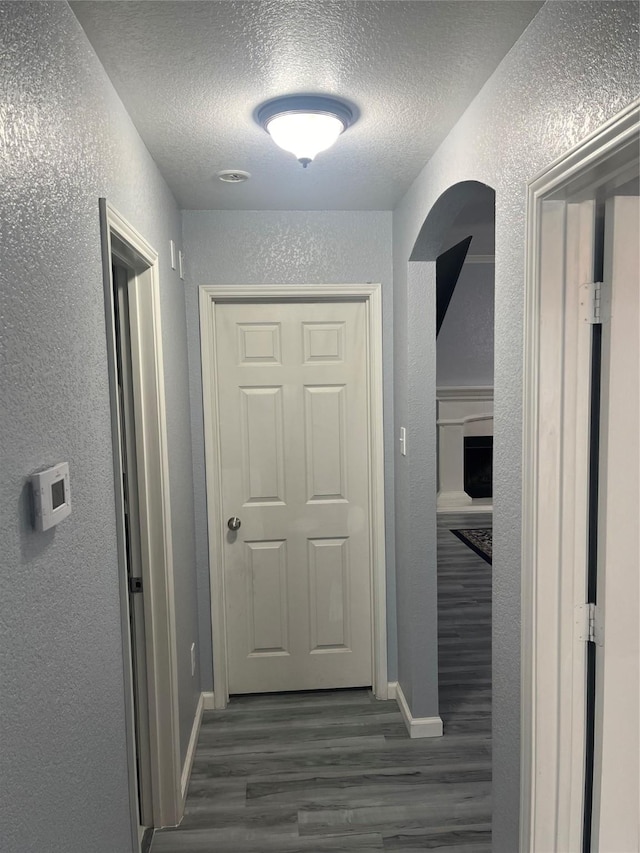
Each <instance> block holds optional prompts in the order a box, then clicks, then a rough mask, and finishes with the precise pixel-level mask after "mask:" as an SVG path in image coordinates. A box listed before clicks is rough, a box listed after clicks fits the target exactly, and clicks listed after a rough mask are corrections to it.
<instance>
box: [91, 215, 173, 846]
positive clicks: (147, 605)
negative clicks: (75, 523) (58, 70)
mask: <svg viewBox="0 0 640 853" xmlns="http://www.w3.org/2000/svg"><path fill="white" fill-rule="evenodd" d="M100 224H101V232H102V261H103V279H104V299H105V315H106V331H107V351H108V369H109V385H110V391H111V432H112V440H113V464H114V487H115V498H116V523H117V548H118V564H119V568H120V615H121V625H122V641H123V643H122V644H123V662H124V680H125V724H126V739H127V760H128V771H129V800H130V807H131V820H132V835H133V836H134V847H133V849H134V850H138V849H139V839H138V825H139V814H138V801H137V789H136V785H137V770H136V754H135V749H136V747H135V719H134V706H133V671H132V661H131V643H130V630H129V590H128V581H127V575H126V564H127V557H126V539H125V531H124V500H123V487H122V456H121V443H122V438H121V435H120V400H119V395H118V381H117V362H116V338H115V312H114V304H113V281H112V269H111V264H112V256H113V254H114V247H113V245H112V243H114V242H116V243H117V245H118V250H117V254H118V255H121V256H122V260H123V262H124V263H125V264H126V265H127V266H128V268H129V269H130V270H131V271H132V276H131V279H130V281H129V285H128V287H129V290H130V293H131V295H130V299H129V304H130V334H131V364H132V372H133V384H134V409H135V424H136V455H137V476H138V497H139V515H140V540H141V551H142V578H143V593H142V594H143V596H144V599H143V601H144V618H145V648H146V664H147V685H146V687H147V695H148V705H149V741H150V753H151V796H152V803H153V825H154V827H157V828H159V827H162V826H175V825H176V824H178V823H179V822H180V819H181V818H182V813H183V799H182V791H181V764H180V733H179V725H178V674H177V663H176V627H175V605H174V583H173V547H172V538H171V504H170V489H169V458H168V454H167V428H166V407H165V397H164V367H163V354H162V327H161V320H160V289H159V278H158V253H157V252H156V251H155V250H154V249H153V248H152V247H151V246H150V245H149V244H148V243H147V242H146V240H145V239H144V238H143V237H142V236H141V235H140V234H139V233H138V232H137V231H136V230H135V229H134V228H133V227H132V226H131V225H130V224H129V223H128V222H127V221H126V219H124V218H123V217H122V216H121V215H120V214H119V213H118V212H117V211H116V210H115V209H114V208H113V207H112V206H111V205H110V204H109V203H108V202H107V200H106V199H104V198H101V199H100Z"/></svg>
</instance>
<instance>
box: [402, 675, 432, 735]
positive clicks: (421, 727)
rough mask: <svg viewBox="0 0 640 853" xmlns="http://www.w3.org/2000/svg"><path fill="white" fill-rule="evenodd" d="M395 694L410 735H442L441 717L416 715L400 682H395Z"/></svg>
mask: <svg viewBox="0 0 640 853" xmlns="http://www.w3.org/2000/svg"><path fill="white" fill-rule="evenodd" d="M395 694H396V702H397V703H398V707H399V708H400V713H401V714H402V719H403V720H404V724H405V726H406V727H407V731H408V732H409V737H411V738H418V737H442V718H441V717H414V716H413V715H412V714H411V709H410V708H409V705H408V703H407V700H406V698H405V695H404V693H403V691H402V687H401V686H400V684H399V682H395Z"/></svg>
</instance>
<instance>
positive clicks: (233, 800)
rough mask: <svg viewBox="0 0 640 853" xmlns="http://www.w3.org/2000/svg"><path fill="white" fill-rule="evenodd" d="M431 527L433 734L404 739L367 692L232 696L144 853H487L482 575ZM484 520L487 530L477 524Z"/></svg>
mask: <svg viewBox="0 0 640 853" xmlns="http://www.w3.org/2000/svg"><path fill="white" fill-rule="evenodd" d="M445 518H446V521H444V522H443V521H442V520H441V519H440V518H439V524H438V527H439V530H438V542H439V548H440V551H439V571H438V580H439V590H440V596H439V612H440V631H439V633H440V645H439V651H440V662H441V668H440V697H441V713H442V717H443V721H444V730H445V736H444V737H442V738H425V739H422V740H420V739H414V740H411V739H410V738H409V737H408V735H407V732H406V729H405V727H404V724H403V722H402V719H401V716H400V713H399V711H398V708H397V706H396V703H395V702H394V701H389V702H378V701H377V700H376V699H375V698H374V697H373V696H372V694H371V692H370V691H369V690H365V689H361V690H340V691H326V692H321V693H306V694H273V695H263V696H247V697H234V698H232V700H231V702H230V703H229V706H228V708H227V709H226V710H224V711H214V712H206V713H205V715H204V719H203V724H202V729H201V732H200V739H199V741H198V748H197V752H196V757H195V761H194V767H193V773H192V777H191V784H190V787H189V794H188V799H187V807H186V813H185V817H184V820H183V822H182V824H181V826H180V827H178V828H177V829H171V830H163V831H161V832H157V833H156V835H155V838H154V841H153V845H152V848H151V849H152V853H204V851H207V853H271V851H274V853H276V851H277V853H295V851H308V853H324V851H336V852H337V851H351V850H359V851H368V850H370V851H374V850H386V851H403V853H412V851H425V850H429V851H437V850H443V851H447V853H490V851H491V719H490V717H491V648H490V619H491V574H490V572H491V567H490V566H489V565H488V564H487V563H485V562H484V561H483V560H482V559H481V558H480V557H478V556H477V555H476V554H474V553H473V551H471V550H470V549H469V548H467V547H466V546H465V545H464V544H463V543H462V542H460V540H458V539H456V537H455V536H453V535H452V534H451V533H450V532H449V530H448V529H446V525H447V524H449V523H450V522H451V521H453V524H452V526H453V527H465V526H466V527H470V526H477V527H488V526H491V523H490V516H489V517H487V516H482V517H480V516H478V517H477V518H476V517H470V516H466V517H465V523H464V524H461V523H458V520H457V518H456V517H454V516H448V517H445ZM487 518H488V521H487Z"/></svg>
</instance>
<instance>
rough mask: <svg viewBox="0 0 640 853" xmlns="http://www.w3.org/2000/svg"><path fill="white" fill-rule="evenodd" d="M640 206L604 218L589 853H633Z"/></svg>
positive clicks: (639, 553) (638, 833)
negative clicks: (597, 632)
mask: <svg viewBox="0 0 640 853" xmlns="http://www.w3.org/2000/svg"><path fill="white" fill-rule="evenodd" d="M639 235H640V199H639V198H638V196H617V197H613V198H609V199H608V200H607V205H606V214H605V246H604V276H603V293H604V294H606V297H605V298H604V299H603V300H602V301H603V302H604V305H603V309H602V310H603V324H602V386H601V389H602V393H601V426H600V484H599V490H598V497H599V501H598V504H599V505H598V516H599V519H598V521H599V525H598V595H597V610H598V613H599V621H600V623H601V625H602V626H603V629H602V630H603V634H604V642H603V643H602V644H599V645H598V646H597V647H596V724H595V750H594V771H595V772H594V802H593V836H592V849H593V851H594V853H598V851H600V853H610V851H618V850H619V851H627V850H629V851H636V850H640V829H639V818H640V809H639V805H638V803H639V795H640V786H639V781H640V739H639V737H638V735H639V725H640V713H639V699H640V672H639V666H640V655H639V643H638V624H639V621H640V620H639V615H640V608H639V599H638V596H639V594H640V586H639V583H638V580H639V578H638V575H639V571H640V547H639V544H640V543H639V539H638V536H639V533H638V526H639V520H640V487H639V481H638V477H639V475H640V455H639V452H638V446H639V443H640V441H639V436H640V369H639V368H640V300H639V298H638V297H639V293H640V271H639V261H640V236H639Z"/></svg>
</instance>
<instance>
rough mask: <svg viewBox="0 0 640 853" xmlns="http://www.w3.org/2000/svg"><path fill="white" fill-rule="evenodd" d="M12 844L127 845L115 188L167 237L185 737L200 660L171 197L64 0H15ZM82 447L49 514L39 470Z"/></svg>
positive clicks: (0, 709)
mask: <svg viewBox="0 0 640 853" xmlns="http://www.w3.org/2000/svg"><path fill="white" fill-rule="evenodd" d="M0 32H1V33H2V67H1V70H0V87H1V95H0V120H1V124H0V128H1V131H0V181H1V185H2V210H1V213H0V258H1V262H0V318H1V322H2V326H1V332H0V334H1V337H0V361H1V371H0V400H1V401H2V403H1V405H0V436H1V441H2V444H1V447H2V478H0V554H1V555H2V557H1V561H2V594H1V595H0V655H1V658H0V661H1V664H0V666H1V673H2V675H1V688H0V726H1V733H0V838H1V839H2V840H1V841H0V847H1V848H2V850H3V853H27V851H36V850H46V851H47V853H86V851H87V850H89V849H90V850H91V851H92V853H126V851H129V850H130V832H129V801H128V793H127V786H128V778H127V769H126V754H125V729H124V692H123V672H122V649H121V635H120V614H119V581H118V566H117V561H116V533H115V511H114V495H113V462H112V448H111V428H110V414H109V388H108V380H107V356H106V338H105V325H104V307H103V284H102V270H101V256H100V236H99V220H98V197H99V196H106V197H107V198H108V199H109V200H110V201H111V202H112V203H113V204H114V205H115V206H116V207H117V208H118V209H119V211H120V212H121V213H122V214H123V215H124V216H125V217H126V218H128V219H129V221H130V222H131V223H132V224H133V225H134V226H135V227H136V228H137V229H138V230H139V231H140V232H141V233H142V234H143V235H144V236H145V238H147V239H148V240H149V242H150V243H151V244H152V245H153V246H154V247H155V248H156V249H158V250H159V251H160V253H161V258H160V282H161V292H162V296H161V299H162V319H163V341H164V351H165V367H166V399H167V412H168V443H169V456H170V476H171V490H172V495H171V497H172V506H173V509H174V513H175V514H174V518H173V543H174V562H175V572H176V598H177V601H176V605H177V622H178V636H179V648H178V664H179V673H180V723H181V737H182V744H183V753H184V749H185V747H186V743H187V739H188V735H189V730H190V727H191V723H192V720H193V712H194V707H195V700H196V696H197V692H198V687H199V685H198V683H197V681H198V679H197V678H195V679H192V678H191V671H190V664H189V646H190V644H191V641H192V640H195V639H197V638H196V636H195V630H196V628H195V626H196V603H195V559H194V525H193V486H192V476H191V446H190V422H189V402H188V388H187V371H188V365H187V346H186V324H185V308H184V290H183V286H182V283H181V282H180V281H179V279H178V277H177V275H176V274H175V273H173V272H172V271H171V270H170V269H169V265H168V263H167V251H166V250H167V247H168V243H169V239H170V238H172V239H174V240H176V241H177V242H178V243H180V240H181V236H180V235H181V222H180V216H179V213H178V211H177V209H176V206H175V203H174V201H173V198H172V196H171V194H170V192H169V190H168V189H167V187H166V185H165V183H164V181H163V180H162V179H161V178H160V176H159V173H158V171H157V169H156V167H155V165H154V163H153V161H152V160H151V158H150V156H149V154H148V152H147V150H146V149H145V147H144V145H143V144H142V142H141V140H140V138H139V137H138V134H137V133H136V131H135V129H134V128H133V125H132V124H131V121H130V120H129V118H128V116H127V114H126V113H125V111H124V109H123V107H122V105H121V103H120V101H119V100H118V98H117V97H116V95H115V93H114V91H113V88H112V87H111V84H110V83H109V81H108V79H107V77H106V75H105V73H104V71H103V69H102V67H101V66H100V64H99V63H98V61H97V58H96V57H95V54H94V53H93V51H92V50H91V48H90V47H89V45H88V42H87V41H86V38H85V36H84V34H83V33H82V31H81V30H80V27H79V25H78V23H77V21H76V19H75V18H74V16H73V15H72V13H71V11H70V10H69V8H68V7H67V5H66V4H65V3H2V4H0ZM63 460H68V461H69V467H70V472H71V488H72V494H73V512H72V514H71V517H70V518H68V519H66V520H65V521H64V522H63V523H62V524H61V525H60V526H59V527H57V528H55V529H54V530H51V531H48V532H46V533H44V534H42V533H40V534H37V533H34V532H33V531H32V529H31V527H30V523H29V520H28V509H27V490H26V482H27V478H28V476H29V474H30V473H31V472H33V471H34V470H36V469H38V468H40V467H42V466H44V465H47V464H52V463H55V462H59V461H63Z"/></svg>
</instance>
